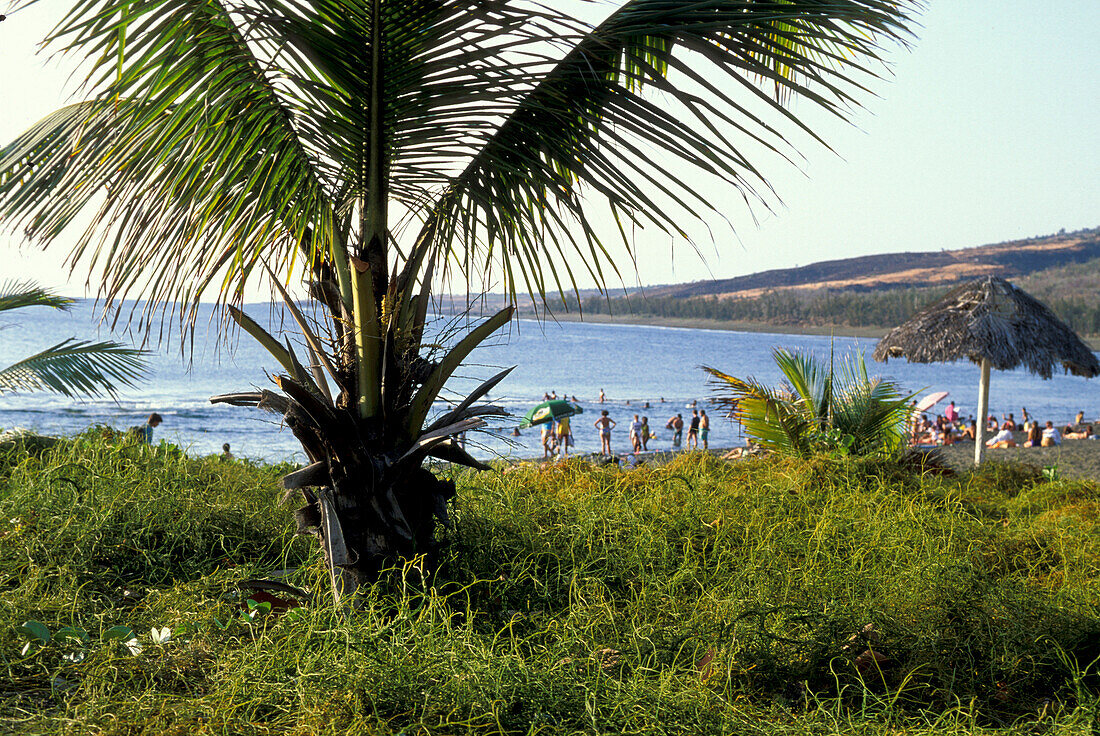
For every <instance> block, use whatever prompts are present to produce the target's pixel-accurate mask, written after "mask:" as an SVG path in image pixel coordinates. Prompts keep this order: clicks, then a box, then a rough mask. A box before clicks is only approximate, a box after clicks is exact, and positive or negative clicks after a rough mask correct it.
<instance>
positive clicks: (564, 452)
mask: <svg viewBox="0 0 1100 736" xmlns="http://www.w3.org/2000/svg"><path fill="white" fill-rule="evenodd" d="M570 434H572V432H571V431H570V429H569V417H562V418H561V419H559V420H558V449H559V450H560V451H561V456H562V457H569V435H570Z"/></svg>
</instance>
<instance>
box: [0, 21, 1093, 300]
mask: <svg viewBox="0 0 1100 736" xmlns="http://www.w3.org/2000/svg"><path fill="white" fill-rule="evenodd" d="M64 7H65V3H64V2H63V1H61V0H41V2H39V3H38V5H36V6H34V7H32V9H31V10H28V11H24V12H21V13H18V14H16V15H13V16H11V17H9V18H8V20H7V21H5V22H3V23H0V68H2V69H3V76H2V77H0V141H3V142H6V141H8V140H10V139H11V138H12V137H13V136H15V135H16V134H17V133H18V132H19V131H20V130H22V129H23V128H25V127H27V126H28V125H30V124H31V123H33V122H34V121H35V120H37V119H39V118H41V117H42V116H43V115H45V114H46V113H48V112H49V111H50V110H51V109H53V108H55V107H57V106H58V105H59V104H61V103H62V102H64V101H65V99H66V98H65V97H64V94H63V89H64V84H65V79H66V76H67V73H68V69H67V68H66V67H65V66H63V65H60V66H59V65H56V64H52V65H47V64H45V61H44V59H42V58H41V57H36V56H34V50H35V43H36V42H37V41H38V40H39V39H41V38H42V36H43V35H44V34H45V32H46V31H47V30H48V27H49V20H50V19H51V18H52V17H55V15H56V13H58V12H60V11H61V10H62V9H63V8H64ZM920 21H921V24H922V26H923V28H920V29H918V34H919V38H918V39H917V40H916V41H915V42H914V45H913V48H912V50H911V51H908V52H906V51H901V50H899V51H897V52H895V53H893V54H892V55H891V57H890V58H891V62H892V66H893V71H894V78H893V79H892V80H890V81H888V82H886V83H882V84H878V85H876V86H875V91H876V92H877V93H878V95H879V99H870V100H868V101H867V103H866V110H863V111H860V112H859V113H857V114H856V116H855V120H854V122H855V126H846V125H844V124H843V123H839V122H836V121H831V120H822V119H820V118H819V116H816V115H814V114H813V113H811V112H810V111H809V108H808V106H803V107H798V108H796V113H803V114H806V115H807V119H809V120H811V121H812V124H813V125H815V126H816V129H817V130H818V131H819V132H820V133H821V134H822V136H823V137H824V138H825V139H826V140H827V141H828V142H829V143H830V144H831V145H832V146H833V148H834V149H835V151H836V153H835V154H834V153H830V152H829V151H827V150H824V149H822V148H820V147H819V148H813V147H802V149H801V151H802V153H804V154H805V155H806V157H807V160H806V161H805V162H804V163H803V164H802V167H801V168H802V172H799V171H798V170H797V169H792V168H790V167H780V168H778V169H775V168H773V169H770V170H769V179H770V180H771V182H772V183H773V185H774V186H775V188H776V190H777V192H778V194H779V195H780V196H781V197H782V198H783V201H784V205H785V206H784V207H783V208H781V209H779V210H778V211H777V212H775V213H774V214H771V213H767V212H765V211H764V210H762V209H759V210H758V211H757V215H758V216H759V217H760V219H761V222H760V224H759V226H757V225H754V224H753V222H752V218H751V217H750V216H749V214H748V213H747V212H745V211H744V210H743V209H732V210H730V211H729V212H728V216H729V217H730V218H731V219H732V220H733V222H734V225H735V226H736V228H737V233H736V236H733V235H731V234H729V233H728V232H718V233H716V234H717V242H715V243H714V245H713V246H712V245H711V244H710V243H703V244H702V246H703V251H704V255H705V257H706V262H705V263H703V262H700V260H699V258H697V257H696V256H695V255H694V254H693V253H692V252H691V251H690V250H689V249H686V248H685V249H681V250H678V251H677V252H676V257H675V261H674V265H673V267H671V268H670V258H669V242H668V240H667V238H652V239H649V238H648V237H647V236H646V235H644V234H643V235H642V236H640V237H639V239H638V243H637V246H638V249H639V253H640V258H639V263H638V269H639V280H640V281H641V283H643V284H653V283H668V282H671V281H688V280H695V279H702V278H708V275H709V274H713V275H714V276H715V277H729V276H736V275H740V274H745V273H751V272H754V271H759V270H763V269H768V268H782V267H787V266H794V265H799V264H803V265H804V264H807V263H811V262H813V261H817V260H823V259H829V258H843V257H848V256H856V255H866V254H871V253H883V252H891V251H904V250H939V249H941V248H961V247H966V246H973V245H981V244H984V243H990V242H999V241H1003V240H1010V239H1015V238H1020V237H1026V236H1031V235H1040V234H1047V233H1052V232H1055V231H1057V230H1059V229H1061V228H1067V229H1070V230H1073V229H1078V228H1083V227H1095V226H1097V225H1100V132H1098V131H1100V127H1098V123H1097V121H1098V120H1100V53H1097V48H1098V43H1097V41H1096V32H1097V29H1098V28H1100V0H1050V1H1048V2H1034V1H1033V0H1032V1H1029V2H1024V0H931V1H930V2H929V7H928V9H927V10H926V12H925V13H924V14H923V16H922V17H921V18H920ZM63 256H64V253H63V249H62V248H58V249H55V250H51V251H50V252H47V253H35V252H27V251H26V249H17V247H16V243H15V241H14V240H13V239H12V238H8V237H7V236H0V264H2V265H0V279H2V278H6V277H26V278H35V279H37V280H39V281H40V282H42V283H45V284H48V285H50V286H54V287H59V288H61V289H63V290H64V291H65V292H66V293H70V294H73V295H82V294H84V286H83V284H84V274H83V273H78V274H77V275H76V276H74V277H73V278H72V279H69V280H67V279H66V274H65V273H64V271H63V269H62V265H61V264H62V260H63ZM629 281H633V279H630V280H629ZM587 285H588V284H582V286H587Z"/></svg>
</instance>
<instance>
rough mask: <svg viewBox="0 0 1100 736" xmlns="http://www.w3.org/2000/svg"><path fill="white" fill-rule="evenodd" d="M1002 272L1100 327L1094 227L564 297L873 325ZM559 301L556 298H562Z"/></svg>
mask: <svg viewBox="0 0 1100 736" xmlns="http://www.w3.org/2000/svg"><path fill="white" fill-rule="evenodd" d="M985 275H996V276H1002V277H1004V278H1008V279H1010V280H1012V281H1013V282H1014V283H1016V284H1018V285H1019V286H1020V287H1021V288H1023V289H1025V290H1026V291H1028V292H1029V293H1031V294H1033V295H1034V296H1036V297H1037V298H1039V299H1041V300H1043V301H1044V302H1046V303H1047V304H1048V305H1049V306H1050V307H1051V308H1052V309H1053V310H1054V311H1055V313H1057V314H1058V315H1059V316H1060V317H1061V318H1062V319H1064V320H1065V321H1066V322H1067V323H1068V324H1069V325H1070V326H1071V327H1073V329H1075V330H1076V331H1077V332H1078V333H1080V334H1082V335H1085V336H1090V337H1092V338H1093V342H1096V337H1097V336H1100V300H1098V299H1097V298H1096V296H1097V294H1100V229H1093V230H1083V231H1079V232H1076V233H1060V234H1058V235H1053V236H1047V237H1040V238H1030V239H1027V240H1018V241H1013V242H1008V243H998V244H996V245H985V246H980V247H977V248H967V249H962V250H955V251H941V252H939V253H893V254H886V255H878V256H864V257H861V258H848V259H843V260H836V261H825V262H822V263H815V264H811V265H809V266H803V267H801V268H792V269H781V270H775V271H765V272H762V273H758V274H752V275H749V276H742V277H738V278H735V279H724V280H721V281H709V282H695V283H690V284H675V285H670V286H660V287H650V288H647V289H645V290H644V292H642V293H636V294H631V295H629V296H625V297H620V298H616V299H612V300H610V301H608V300H606V299H603V298H602V297H587V298H583V299H582V301H581V302H580V303H578V302H577V301H576V300H575V299H571V300H569V304H568V308H569V310H570V311H579V312H580V313H582V314H583V315H584V317H585V318H586V319H596V320H600V319H616V320H624V321H625V320H630V321H635V322H659V323H661V324H665V325H682V326H694V327H707V326H710V327H723V328H732V329H754V330H772V329H775V330H783V331H799V332H802V331H806V332H819V331H826V330H827V331H830V332H831V331H837V332H851V333H853V334H862V335H874V334H883V333H885V331H886V330H887V329H889V328H891V327H893V326H895V325H898V324H900V323H901V322H903V321H905V320H907V319H909V318H910V317H911V316H913V314H915V313H916V312H917V311H918V310H920V309H921V308H923V307H924V306H925V305H927V304H929V303H930V302H932V301H933V300H935V299H938V298H939V297H940V296H942V295H943V294H944V293H945V292H946V291H947V290H948V289H949V288H951V287H952V286H954V285H955V284H956V283H959V282H961V281H965V280H968V279H972V278H976V277H979V276H985ZM561 306H565V305H561Z"/></svg>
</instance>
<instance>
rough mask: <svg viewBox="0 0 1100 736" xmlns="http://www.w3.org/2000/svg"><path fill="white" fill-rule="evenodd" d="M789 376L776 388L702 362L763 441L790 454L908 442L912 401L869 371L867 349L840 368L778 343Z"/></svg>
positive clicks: (866, 451) (722, 395)
mask: <svg viewBox="0 0 1100 736" xmlns="http://www.w3.org/2000/svg"><path fill="white" fill-rule="evenodd" d="M772 354H773V357H774V358H775V363H776V365H777V366H778V367H779V370H780V371H781V372H782V373H783V376H784V378H785V384H784V385H781V386H779V387H775V388H771V387H768V386H766V385H764V384H763V383H761V382H759V381H757V380H756V379H754V378H736V377H734V376H731V375H729V374H727V373H723V372H722V371H720V370H717V369H716V368H710V367H707V366H704V367H703V370H705V371H706V372H707V373H709V374H710V375H711V382H712V383H713V384H714V385H715V386H716V392H717V395H716V397H715V399H714V400H715V402H716V403H717V404H719V405H720V406H724V407H725V408H726V409H728V411H729V413H730V416H732V417H733V418H735V419H737V420H738V421H739V422H741V424H742V425H743V426H744V428H745V432H746V434H748V436H749V437H750V438H752V439H753V440H754V441H756V442H757V443H759V444H760V445H761V446H763V447H765V448H767V449H771V450H775V451H777V452H781V453H784V454H789V455H798V456H801V457H809V456H811V455H816V454H821V453H826V454H837V455H871V454H876V453H886V454H889V453H893V452H895V451H897V450H899V449H900V448H901V447H902V446H903V439H904V436H905V421H906V418H907V415H908V405H907V402H908V401H909V400H910V399H911V398H912V396H911V395H906V394H904V393H903V392H902V391H901V389H900V388H899V387H898V385H897V384H896V383H894V382H892V381H887V380H885V379H882V378H879V377H877V376H875V377H869V376H868V375H867V364H866V362H865V361H864V358H863V354H862V353H860V354H857V355H856V356H854V357H853V356H845V357H844V360H843V362H842V364H841V367H840V370H839V371H838V370H836V369H835V366H834V361H833V359H832V356H830V359H829V362H828V363H827V364H826V363H825V362H824V361H822V360H820V359H818V358H816V357H814V355H812V354H810V353H802V352H793V353H792V352H790V351H788V350H784V349H782V348H776V349H775V350H774V351H773V353H772Z"/></svg>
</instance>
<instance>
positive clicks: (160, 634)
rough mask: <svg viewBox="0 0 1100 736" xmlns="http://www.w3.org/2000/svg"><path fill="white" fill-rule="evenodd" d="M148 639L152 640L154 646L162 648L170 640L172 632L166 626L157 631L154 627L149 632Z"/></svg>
mask: <svg viewBox="0 0 1100 736" xmlns="http://www.w3.org/2000/svg"><path fill="white" fill-rule="evenodd" d="M149 638H151V639H152V640H153V643H154V644H160V645H161V646H163V645H165V644H167V643H168V642H169V641H171V640H172V630H171V629H169V628H168V627H167V626H163V627H161V628H159V629H158V628H157V627H156V626H154V627H153V628H152V629H150V630H149Z"/></svg>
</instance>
